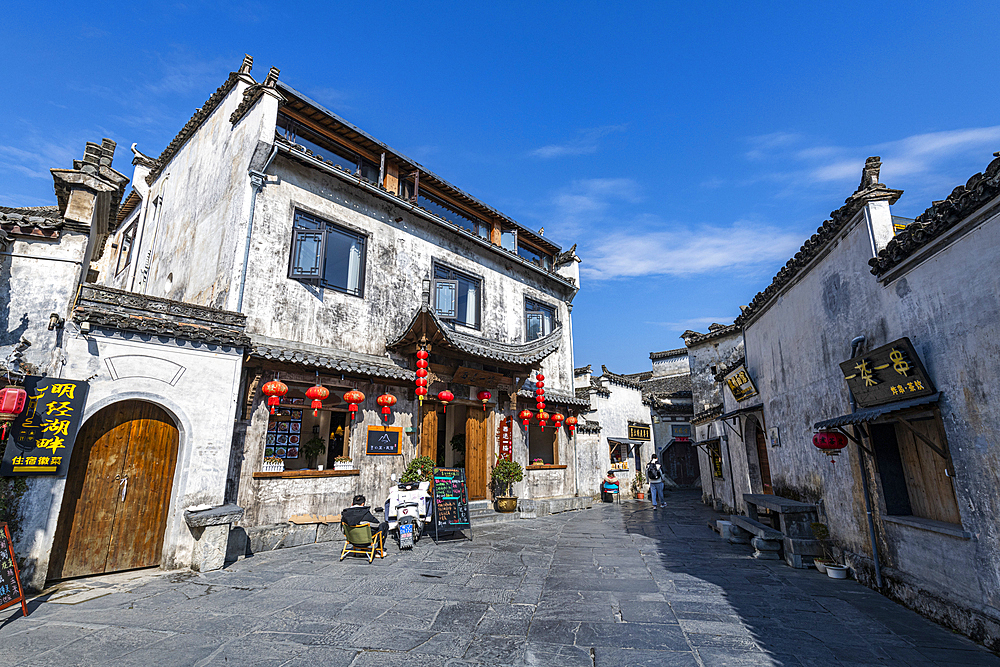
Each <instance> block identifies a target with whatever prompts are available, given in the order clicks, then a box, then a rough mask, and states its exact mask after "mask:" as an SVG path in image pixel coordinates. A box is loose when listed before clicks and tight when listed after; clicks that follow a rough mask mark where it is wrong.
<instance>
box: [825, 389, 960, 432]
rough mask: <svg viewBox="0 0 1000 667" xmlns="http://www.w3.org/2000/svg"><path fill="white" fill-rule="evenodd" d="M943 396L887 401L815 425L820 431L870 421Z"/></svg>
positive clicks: (935, 400) (935, 395) (934, 395)
mask: <svg viewBox="0 0 1000 667" xmlns="http://www.w3.org/2000/svg"><path fill="white" fill-rule="evenodd" d="M940 397H941V393H940V392H939V393H937V394H931V395H930V396H921V397H920V398H911V399H910V400H908V401H896V402H895V403H886V404H885V405H877V406H875V407H874V408H864V409H862V410H858V411H857V412H853V413H851V414H849V415H843V416H841V417H834V418H833V419H824V420H823V421H821V422H816V424H815V425H814V426H813V428H815V429H816V430H818V431H821V430H823V429H828V428H836V427H837V426H847V425H849V424H863V423H865V422H870V421H874V420H876V419H878V418H879V417H883V416H885V415H887V414H890V413H893V412H899V411H900V410H906V409H907V408H915V407H917V406H918V405H927V404H928V403H937V401H938V398H940Z"/></svg>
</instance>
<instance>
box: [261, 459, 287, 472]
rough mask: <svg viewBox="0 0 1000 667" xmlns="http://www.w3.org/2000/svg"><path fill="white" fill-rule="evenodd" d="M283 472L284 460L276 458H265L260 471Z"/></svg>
mask: <svg viewBox="0 0 1000 667" xmlns="http://www.w3.org/2000/svg"><path fill="white" fill-rule="evenodd" d="M284 470H285V460H284V459H281V458H278V457H277V456H265V457H264V465H263V466H261V469H260V471H261V472H283V471H284Z"/></svg>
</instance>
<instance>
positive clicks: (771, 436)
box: [767, 426, 781, 447]
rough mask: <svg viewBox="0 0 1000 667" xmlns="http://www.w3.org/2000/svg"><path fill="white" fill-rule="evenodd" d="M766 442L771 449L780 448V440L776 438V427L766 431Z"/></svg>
mask: <svg viewBox="0 0 1000 667" xmlns="http://www.w3.org/2000/svg"><path fill="white" fill-rule="evenodd" d="M767 440H768V442H769V443H770V444H771V447H781V439H780V438H779V437H778V427H777V426H772V427H771V428H769V429H767Z"/></svg>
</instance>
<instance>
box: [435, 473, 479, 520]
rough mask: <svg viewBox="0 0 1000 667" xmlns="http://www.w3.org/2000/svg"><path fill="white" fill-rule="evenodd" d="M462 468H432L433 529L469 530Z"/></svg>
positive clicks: (467, 499) (467, 505) (467, 506)
mask: <svg viewBox="0 0 1000 667" xmlns="http://www.w3.org/2000/svg"><path fill="white" fill-rule="evenodd" d="M471 526H472V524H471V523H470V522H469V490H468V488H467V487H466V485H465V469H464V468H434V529H435V531H445V532H447V531H453V530H457V529H462V528H471Z"/></svg>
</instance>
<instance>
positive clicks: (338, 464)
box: [333, 456, 354, 470]
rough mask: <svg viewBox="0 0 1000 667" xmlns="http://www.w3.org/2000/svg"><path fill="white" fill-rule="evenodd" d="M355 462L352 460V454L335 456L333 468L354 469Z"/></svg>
mask: <svg viewBox="0 0 1000 667" xmlns="http://www.w3.org/2000/svg"><path fill="white" fill-rule="evenodd" d="M353 465H354V463H353V462H352V461H351V457H350V456H335V457H334V458H333V469H334V470H352V469H353V468H352V467H351V466H353Z"/></svg>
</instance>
